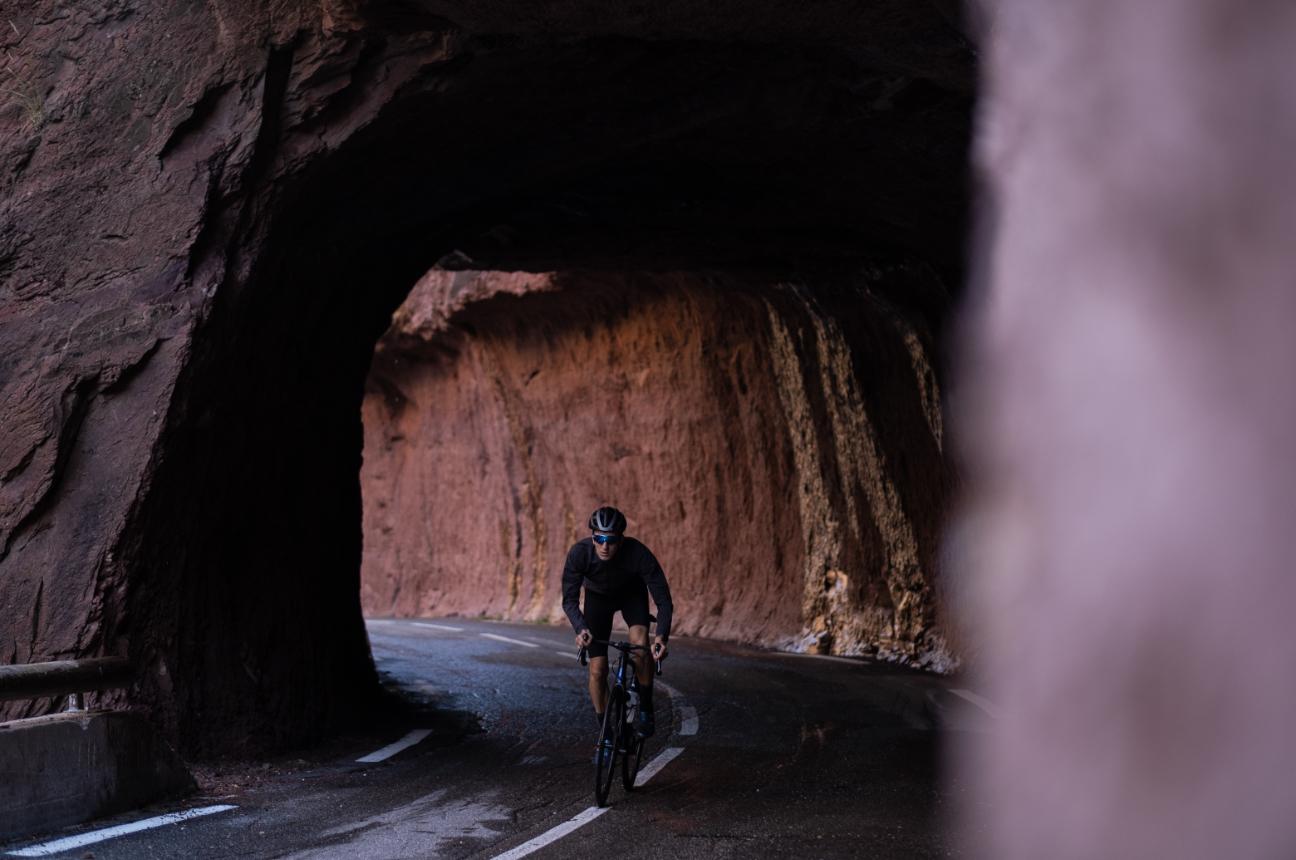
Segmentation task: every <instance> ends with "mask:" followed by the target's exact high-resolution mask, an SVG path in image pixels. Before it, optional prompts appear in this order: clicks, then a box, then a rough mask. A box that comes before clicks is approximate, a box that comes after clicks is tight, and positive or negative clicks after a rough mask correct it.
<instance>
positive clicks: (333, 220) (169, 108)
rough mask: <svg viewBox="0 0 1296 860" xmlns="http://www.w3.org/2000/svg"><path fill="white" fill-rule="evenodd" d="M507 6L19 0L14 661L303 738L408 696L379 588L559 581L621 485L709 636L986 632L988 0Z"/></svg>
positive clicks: (530, 600)
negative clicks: (978, 428)
mask: <svg viewBox="0 0 1296 860" xmlns="http://www.w3.org/2000/svg"><path fill="white" fill-rule="evenodd" d="M503 5H504V4H491V3H481V4H477V3H467V4H460V3H444V2H433V0H427V2H405V3H381V4H379V3H365V2H340V0H339V1H338V2H325V3H323V4H320V3H298V2H276V3H273V4H268V5H265V4H252V3H245V4H242V5H240V4H239V3H223V4H220V5H219V6H217V5H215V4H213V5H211V6H209V7H204V8H203V9H202V10H201V11H192V12H186V13H185V14H184V15H180V14H179V13H176V14H174V15H173V14H171V13H168V12H166V11H164V10H162V9H161V8H160V7H157V8H152V9H148V10H145V9H141V8H137V7H135V6H134V5H131V4H125V3H105V4H102V8H96V9H95V10H94V11H89V10H86V9H78V10H76V11H73V12H70V13H68V15H66V16H62V17H60V16H54V15H50V14H46V13H45V12H42V11H41V9H40V8H33V9H31V10H28V11H25V12H19V13H16V17H15V19H14V31H13V34H8V33H6V34H5V35H4V36H3V37H0V38H4V39H6V40H8V41H7V42H6V43H5V47H6V48H7V50H8V52H9V54H10V55H11V57H12V58H13V62H12V64H11V66H10V70H11V74H13V75H14V76H15V79H16V80H20V82H21V83H22V85H23V86H29V87H30V88H31V91H32V92H37V93H39V94H40V96H41V105H40V111H39V114H32V113H31V112H30V111H29V112H27V113H22V112H20V111H18V110H17V109H16V108H15V109H14V110H11V111H10V112H9V113H7V114H6V118H7V121H8V122H9V125H8V126H7V127H6V134H5V136H4V138H3V141H4V147H5V150H4V156H5V158H4V163H5V165H6V168H5V171H6V172H5V176H4V184H5V191H6V194H5V197H6V200H7V201H8V202H7V203H6V208H7V215H8V216H9V217H7V218H6V219H5V221H4V226H3V228H2V229H0V272H2V273H3V275H4V282H5V284H6V285H7V286H6V289H7V291H8V296H7V300H6V304H5V306H6V308H9V309H10V310H8V311H7V313H8V315H9V319H8V321H7V323H6V328H5V334H4V338H5V342H6V349H5V351H4V358H3V359H2V360H0V361H2V364H0V370H2V372H3V375H2V377H0V383H2V384H3V388H4V391H5V397H6V403H7V407H6V408H7V412H8V415H9V417H10V420H9V421H8V422H7V424H6V426H5V428H4V429H3V431H2V434H0V435H2V437H3V438H2V441H0V474H3V482H2V483H0V572H2V575H3V577H4V581H5V583H6V585H5V588H4V591H3V596H0V604H2V605H0V649H2V650H3V652H4V656H5V657H6V658H7V659H8V660H9V661H10V662H24V661H28V660H35V659H53V658H59V657H69V656H95V655H100V654H114V655H124V656H128V657H129V658H130V659H131V661H132V663H133V664H134V666H135V667H136V670H137V672H138V677H139V679H140V680H139V682H138V683H137V685H136V687H135V688H134V689H133V690H132V691H131V692H130V698H131V700H132V701H133V702H134V703H136V704H140V705H142V706H145V707H147V708H148V709H149V710H150V712H151V713H152V714H153V715H154V717H155V718H156V719H157V720H158V721H159V723H160V724H161V725H163V726H164V727H165V728H166V730H167V731H168V733H169V734H170V735H171V736H172V737H173V738H175V739H176V740H178V742H179V743H180V744H181V746H182V748H183V749H185V750H188V751H190V752H194V753H206V752H225V751H231V750H247V749H269V748H279V747H283V746H287V745H292V744H297V743H302V742H307V741H310V740H311V739H313V738H316V737H318V736H319V735H320V733H322V732H326V731H329V730H331V729H332V728H333V727H336V726H337V725H340V724H342V723H343V722H345V721H346V720H348V719H350V718H351V717H353V716H354V715H355V714H356V713H357V712H358V711H360V710H363V709H364V708H365V707H366V706H367V702H368V701H369V699H370V697H371V696H372V695H373V693H374V691H375V690H376V680H375V676H374V670H373V667H372V663H371V661H370V658H369V653H368V645H367V640H366V635H365V631H364V626H363V620H362V604H363V608H364V610H365V611H368V612H371V613H377V614H391V613H394V614H423V613H426V614H432V613H446V612H461V613H473V614H481V613H485V614H488V615H492V616H497V617H507V618H527V619H547V620H555V619H557V618H558V617H559V616H558V614H557V577H558V573H559V569H558V565H559V563H560V559H561V557H562V556H561V554H562V553H563V551H564V550H565V547H566V545H567V543H568V542H569V541H570V540H572V539H573V538H574V537H576V536H578V535H579V533H580V531H581V528H580V526H581V524H582V521H583V517H584V516H585V515H586V514H587V509H588V508H590V507H591V506H592V505H594V504H596V503H598V502H600V501H603V500H612V501H615V502H616V503H618V504H621V505H622V506H623V507H625V509H626V510H627V511H628V512H629V513H630V515H631V519H632V526H633V528H634V529H636V530H637V532H638V533H639V534H641V535H643V536H644V537H645V539H647V540H649V541H650V542H652V543H655V544H657V545H660V546H661V547H662V548H663V549H662V552H661V554H662V557H663V561H664V562H665V563H666V565H667V568H668V570H669V571H678V573H675V574H673V575H674V576H675V577H676V579H677V582H678V585H677V588H678V590H679V603H680V604H681V611H680V613H679V621H678V624H679V627H678V629H679V630H680V631H681V632H685V633H695V634H699V635H707V636H716V637H721V638H730V639H736V640H742V641H749V642H758V643H761V644H766V645H771V646H775V647H784V648H797V649H811V650H819V651H823V652H834V653H869V654H879V655H882V656H884V657H890V658H893V659H899V660H904V661H908V662H911V663H914V664H916V665H922V666H929V667H935V668H941V667H948V666H950V665H953V664H954V663H956V662H957V660H958V656H959V655H958V646H957V642H955V641H953V638H952V634H951V633H950V632H949V630H948V629H947V627H946V625H945V624H944V622H943V619H942V611H941V589H942V584H941V580H940V574H939V560H938V543H939V535H940V527H941V522H942V514H943V510H944V506H945V501H946V498H947V496H948V491H949V488H950V485H951V482H952V480H953V473H952V471H951V467H950V465H949V457H948V456H947V454H946V448H945V445H944V441H945V440H944V436H945V431H944V429H943V428H944V422H943V419H942V408H941V394H940V391H941V384H942V381H943V375H944V372H945V367H946V356H945V349H946V344H947V340H948V338H947V334H948V332H947V328H948V317H949V312H950V309H951V307H952V306H953V303H954V301H955V299H956V298H957V296H958V294H959V293H960V291H961V289H962V282H963V278H964V265H963V262H962V261H963V250H964V249H963V243H964V235H965V232H966V227H965V225H966V220H967V217H966V212H967V207H968V199H969V192H968V181H967V173H968V167H967V162H968V155H967V150H968V146H969V138H970V126H971V109H972V99H973V92H974V51H973V49H972V48H971V46H970V43H969V41H968V39H967V37H966V36H965V35H964V33H963V31H962V30H961V28H960V25H959V22H958V16H957V14H955V12H954V9H953V6H952V5H947V4H943V3H931V4H911V3H900V2H895V3H890V2H880V3H870V4H864V5H860V4H847V3H833V4H828V5H827V6H825V7H824V9H822V10H821V12H819V13H816V14H810V13H808V12H806V11H804V10H792V9H780V8H779V7H778V6H777V4H770V5H760V6H757V7H753V6H751V5H750V4H726V5H725V8H723V9H721V8H719V7H714V6H708V7H707V8H706V9H705V10H703V9H700V8H694V7H693V6H692V5H691V4H672V5H669V6H661V5H658V6H653V7H648V6H640V5H635V4H628V5H626V6H624V7H620V6H618V7H616V9H615V10H613V9H611V8H610V7H607V6H605V5H604V4H585V3H579V2H571V3H552V4H545V5H544V6H543V7H537V8H536V9H535V10H533V12H532V13H529V14H528V15H525V16H518V15H516V14H513V13H510V12H507V10H505V9H504V8H503ZM56 44H66V45H67V46H68V47H66V48H65V49H62V50H55V49H54V46H55V45H56ZM51 189H57V193H54V191H52V190H51ZM69 201H74V202H69ZM37 225H40V226H39V228H38V227H37ZM362 462H363V469H362ZM362 484H363V493H362ZM362 570H363V584H362ZM34 707H36V708H39V707H41V706H40V705H38V706H34ZM30 710H32V709H31V708H29V709H28V711H29V712H30Z"/></svg>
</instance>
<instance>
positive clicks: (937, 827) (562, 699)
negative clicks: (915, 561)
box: [0, 619, 991, 860]
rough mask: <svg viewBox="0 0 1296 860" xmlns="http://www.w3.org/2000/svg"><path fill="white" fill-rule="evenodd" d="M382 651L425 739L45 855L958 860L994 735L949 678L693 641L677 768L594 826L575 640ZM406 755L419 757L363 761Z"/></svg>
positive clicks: (370, 745)
mask: <svg viewBox="0 0 1296 860" xmlns="http://www.w3.org/2000/svg"><path fill="white" fill-rule="evenodd" d="M369 633H370V638H371V641H372V643H373V649H374V657H375V659H376V661H377V664H378V667H379V670H380V672H381V673H382V674H383V676H384V678H385V679H386V682H387V683H388V684H389V685H390V686H392V687H394V688H397V689H399V690H400V691H401V692H402V694H403V695H405V696H406V697H408V698H409V699H411V700H412V701H414V702H416V703H417V705H418V707H417V708H416V709H414V710H412V711H411V713H410V716H409V724H408V725H401V726H391V727H390V728H389V729H387V730H385V731H384V733H383V735H382V736H381V737H365V738H360V737H357V738H352V739H344V740H342V741H341V742H339V743H337V744H333V745H331V746H330V747H329V748H327V749H325V750H322V751H316V752H315V753H312V754H311V757H310V758H309V759H299V760H292V761H290V762H287V763H279V764H277V765H276V766H275V768H274V769H273V770H272V771H270V772H269V773H270V775H269V776H267V777H265V778H263V779H260V780H257V779H255V778H254V779H253V780H252V781H253V783H254V784H253V785H252V786H251V787H248V786H247V785H246V783H247V781H248V779H247V776H248V775H247V774H246V773H242V774H241V775H240V774H235V775H234V776H231V777H230V779H235V778H236V779H237V780H239V781H240V782H241V783H242V784H241V785H240V787H239V788H228V786H227V788H228V790H227V792H226V793H224V794H219V795H218V794H211V793H209V794H207V795H205V796H201V797H197V798H191V799H189V800H188V801H186V802H185V803H183V804H175V805H171V806H167V807H159V808H156V809H149V810H144V811H140V812H136V813H132V814H130V815H125V816H119V817H117V818H114V819H110V820H107V821H100V822H95V823H94V824H93V825H88V826H85V827H80V828H73V829H71V830H68V831H65V832H61V833H56V834H50V835H48V836H46V837H44V838H43V839H42V840H41V841H42V842H49V841H50V840H53V839H59V838H75V837H77V835H78V834H88V833H90V832H91V831H97V830H100V829H102V828H104V827H107V826H111V825H124V824H130V823H132V822H138V821H140V820H142V819H147V818H150V817H152V816H159V815H162V814H165V813H171V812H175V811H181V810H200V811H201V810H204V809H207V808H210V807H213V806H232V807H233V808H231V809H225V810H222V811H219V812H214V813H212V814H208V815H203V816H201V817H194V818H190V819H188V820H187V821H184V822H181V823H173V824H169V825H166V826H160V827H156V828H154V829H150V830H146V831H142V832H136V833H131V834H128V835H122V836H118V837H116V838H113V839H110V840H107V841H99V842H95V843H93V844H86V845H83V846H79V847H73V848H69V849H67V850H65V851H62V852H59V853H54V854H49V855H45V856H55V857H79V858H85V857H94V858H148V857H184V858H208V857H212V858H215V857H264V858H346V860H357V858H384V860H386V858H404V857H410V858H413V857H452V858H493V857H496V856H498V855H500V854H503V853H505V852H508V851H510V850H511V849H515V848H517V847H518V846H523V845H526V844H528V843H530V842H532V841H533V840H536V839H547V838H554V834H553V831H554V828H556V827H560V826H562V825H564V823H566V822H570V821H571V820H572V819H573V818H575V819H577V820H578V821H584V823H583V824H581V826H579V827H575V828H574V829H573V830H571V832H569V833H567V834H566V835H562V836H560V837H557V838H555V839H554V841H552V842H550V843H549V844H547V845H545V846H544V847H542V848H540V849H539V850H538V851H536V853H534V854H531V855H529V856H533V857H555V858H556V857H562V858H564V860H573V859H574V860H579V858H587V857H588V858H596V857H597V858H603V857H605V856H606V855H607V854H608V852H609V851H611V850H613V846H614V845H615V844H617V843H619V844H620V845H621V846H622V848H621V850H620V852H619V853H621V854H628V855H629V856H633V857H670V858H690V857H708V858H714V857H750V856H762V857H790V856H800V857H816V858H817V857H904V858H913V857H946V856H957V855H958V854H959V853H960V852H959V850H958V846H957V845H956V844H954V843H953V841H952V840H951V839H950V838H949V837H948V836H947V834H946V828H945V827H944V818H945V813H946V812H948V811H949V806H950V800H951V798H950V796H949V793H950V792H951V791H955V790H957V789H951V788H949V787H948V786H945V785H943V784H942V783H941V782H940V780H939V779H938V771H939V770H940V764H941V758H940V757H941V750H942V746H943V740H944V739H947V738H949V737H950V736H951V735H952V734H954V733H955V732H958V731H965V730H966V731H977V730H984V729H985V728H987V727H988V725H989V724H990V723H991V717H990V716H989V715H988V714H987V713H985V712H984V710H983V709H982V708H980V707H978V706H977V705H975V704H972V703H970V702H969V701H968V700H967V698H966V696H960V695H955V694H953V693H952V692H951V691H950V689H949V687H950V684H949V682H947V681H946V680H945V679H942V678H938V677H934V676H930V675H924V674H921V673H917V672H912V671H909V670H905V669H901V668H897V667H894V666H890V665H887V664H879V663H873V662H868V661H858V660H843V659H832V658H812V657H802V656H796V655H784V654H773V653H769V652H763V651H755V650H752V649H746V648H741V647H737V646H732V645H725V644H721V643H714V642H706V641H702V640H691V639H688V638H684V637H677V638H676V639H675V640H674V641H673V642H672V654H671V657H670V659H669V660H668V661H667V662H666V672H665V675H664V676H663V677H662V679H661V680H662V681H663V682H664V683H665V684H666V685H667V688H668V689H667V688H663V692H666V693H667V695H662V696H660V701H659V702H658V705H657V711H658V720H659V731H658V736H657V737H656V738H654V739H653V740H652V741H650V743H649V748H648V751H647V752H646V753H645V759H646V760H652V759H655V758H656V757H658V756H662V757H663V758H662V762H664V764H663V765H662V766H661V769H660V770H659V771H658V772H657V773H655V774H654V775H653V776H652V777H651V779H649V780H648V781H647V782H646V784H644V785H643V786H642V787H641V788H640V789H638V790H636V791H635V792H633V793H631V794H629V795H627V794H626V793H625V792H623V791H622V789H621V787H620V785H619V783H618V784H617V785H615V786H614V788H613V794H612V798H611V801H612V805H611V808H610V809H609V810H607V811H606V812H605V813H601V814H598V815H595V814H594V813H593V812H592V811H590V807H591V806H592V805H593V792H592V785H591V782H592V779H591V766H590V757H591V754H592V744H593V736H594V730H595V726H594V720H593V716H592V711H591V709H590V705H589V700H588V695H587V693H586V690H585V682H584V669H582V668H581V667H580V666H579V664H578V663H577V662H576V659H575V654H574V648H573V646H572V644H571V636H570V635H569V634H568V632H567V630H566V628H558V627H551V626H550V627H546V626H535V625H519V624H500V623H492V622H483V621H464V620H460V619H450V620H435V619H429V620H428V621H425V622H414V621H386V620H371V621H370V622H369ZM411 732H416V733H415V734H412V735H411V734H410V733H411ZM418 738H422V739H421V740H417V739H418ZM402 740H403V741H404V742H405V743H411V742H413V741H415V740H417V742H416V743H412V745H411V746H408V747H407V748H405V749H403V750H401V751H400V752H397V753H396V754H394V755H391V756H390V757H389V758H386V759H384V760H382V761H380V762H359V761H357V759H360V758H364V757H366V756H371V754H373V753H375V752H377V751H378V749H379V748H380V747H385V746H387V745H389V744H392V743H396V742H399V741H402ZM253 776H254V777H255V773H254V774H253ZM216 782H217V783H220V780H219V779H217V780H216ZM585 819H589V820H585ZM546 834H548V835H546ZM33 844H35V842H34V841H33V840H27V841H25V842H22V843H12V844H9V845H7V846H5V847H4V848H3V849H0V851H3V852H13V851H16V850H19V849H22V848H24V847H30V846H32V845H33Z"/></svg>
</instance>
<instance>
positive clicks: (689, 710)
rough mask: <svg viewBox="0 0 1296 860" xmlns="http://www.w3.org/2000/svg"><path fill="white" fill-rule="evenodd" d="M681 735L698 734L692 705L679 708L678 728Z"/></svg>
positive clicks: (695, 714)
mask: <svg viewBox="0 0 1296 860" xmlns="http://www.w3.org/2000/svg"><path fill="white" fill-rule="evenodd" d="M679 733H680V734H681V735H695V734H697V733H698V717H697V710H696V709H695V708H694V707H693V706H692V705H682V706H680V727H679Z"/></svg>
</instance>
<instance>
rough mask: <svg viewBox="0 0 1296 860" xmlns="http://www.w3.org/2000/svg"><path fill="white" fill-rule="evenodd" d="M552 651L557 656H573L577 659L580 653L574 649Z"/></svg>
mask: <svg viewBox="0 0 1296 860" xmlns="http://www.w3.org/2000/svg"><path fill="white" fill-rule="evenodd" d="M554 653H555V654H557V655H558V656H559V657H575V658H576V659H577V660H579V659H580V655H579V654H577V653H576V652H575V651H555V652H554Z"/></svg>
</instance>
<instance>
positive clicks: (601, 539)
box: [594, 535, 621, 544]
mask: <svg viewBox="0 0 1296 860" xmlns="http://www.w3.org/2000/svg"><path fill="white" fill-rule="evenodd" d="M594 543H597V544H604V543H621V535H594Z"/></svg>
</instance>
